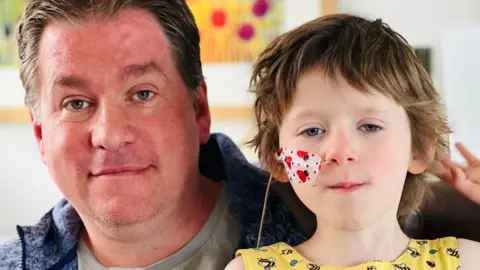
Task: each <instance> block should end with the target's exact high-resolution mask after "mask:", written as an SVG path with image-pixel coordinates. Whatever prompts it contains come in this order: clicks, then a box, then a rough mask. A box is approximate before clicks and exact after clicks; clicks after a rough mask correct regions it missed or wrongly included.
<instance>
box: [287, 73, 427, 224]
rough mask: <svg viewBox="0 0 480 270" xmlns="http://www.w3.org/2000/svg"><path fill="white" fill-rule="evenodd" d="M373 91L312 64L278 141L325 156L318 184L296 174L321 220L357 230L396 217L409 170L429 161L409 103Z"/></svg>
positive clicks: (299, 186) (303, 195) (304, 199)
mask: <svg viewBox="0 0 480 270" xmlns="http://www.w3.org/2000/svg"><path fill="white" fill-rule="evenodd" d="M371 92H372V93H371V94H364V93H361V92H360V91H358V90H356V89H355V88H352V87H351V86H349V85H348V83H346V82H345V81H344V80H343V79H342V78H339V79H338V80H337V81H332V80H330V79H328V77H326V76H325V74H324V73H323V72H322V71H321V70H312V71H310V72H308V73H306V74H304V75H303V76H302V77H301V78H300V80H299V82H298V85H297V92H296V94H295V97H294V100H293V103H292V106H291V107H290V109H289V111H288V112H287V113H286V114H285V117H284V119H283V123H282V126H281V127H280V140H279V141H280V147H285V148H290V149H295V150H303V151H307V152H309V153H313V154H315V155H318V156H319V157H320V158H321V159H322V161H323V162H326V163H324V164H323V165H322V168H321V170H320V172H319V174H318V176H317V177H316V185H315V186H312V185H308V184H305V183H301V182H299V181H291V183H292V186H293V189H294V190H295V192H296V193H297V195H298V196H299V198H300V199H301V200H302V202H303V203H304V204H305V205H306V206H307V207H308V208H309V209H310V210H311V211H312V212H314V213H315V214H316V215H317V219H318V220H319V224H325V222H327V223H328V224H329V225H330V226H334V227H336V228H341V229H343V230H349V231H357V230H361V229H364V228H366V227H368V226H370V225H371V224H372V223H374V222H376V221H379V220H381V219H384V218H387V219H388V218H392V219H395V220H396V213H397V209H398V205H399V202H400V197H401V194H402V190H403V185H404V183H405V178H406V175H407V171H410V172H411V173H421V172H423V170H425V167H426V166H425V162H423V160H419V159H414V158H413V156H412V151H411V149H412V146H411V131H410V125H409V120H408V116H407V113H406V111H405V110H404V109H403V108H402V107H401V106H400V105H398V104H397V103H396V102H395V101H394V100H392V99H389V98H388V97H386V96H384V95H383V94H381V93H379V92H377V91H371ZM294 153H296V152H295V151H294ZM284 176H286V174H285V175H284Z"/></svg>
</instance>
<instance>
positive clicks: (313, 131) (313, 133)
mask: <svg viewBox="0 0 480 270" xmlns="http://www.w3.org/2000/svg"><path fill="white" fill-rule="evenodd" d="M321 132H322V130H321V129H319V128H309V129H307V130H305V131H304V132H302V133H304V134H305V135H307V136H309V137H313V136H317V135H318V134H320V133H321Z"/></svg>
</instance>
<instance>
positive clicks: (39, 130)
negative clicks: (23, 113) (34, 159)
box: [30, 111, 47, 165]
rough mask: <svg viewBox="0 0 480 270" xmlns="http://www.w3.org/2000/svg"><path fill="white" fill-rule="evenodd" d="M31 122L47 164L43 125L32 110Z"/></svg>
mask: <svg viewBox="0 0 480 270" xmlns="http://www.w3.org/2000/svg"><path fill="white" fill-rule="evenodd" d="M30 122H31V123H32V126H33V135H34V136H35V140H36V141H37V147H38V150H39V151H40V157H41V158H42V162H43V164H45V165H46V164H47V162H46V161H45V149H44V147H43V133H42V125H41V124H40V120H39V119H37V118H36V117H35V115H34V114H33V113H32V112H31V111H30Z"/></svg>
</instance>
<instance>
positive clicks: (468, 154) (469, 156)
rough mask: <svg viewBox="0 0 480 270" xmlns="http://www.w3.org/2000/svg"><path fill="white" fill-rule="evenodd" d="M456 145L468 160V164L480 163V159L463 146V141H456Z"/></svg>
mask: <svg viewBox="0 0 480 270" xmlns="http://www.w3.org/2000/svg"><path fill="white" fill-rule="evenodd" d="M455 147H457V149H458V151H460V154H462V156H463V157H464V158H465V159H466V160H467V162H468V164H470V165H480V160H478V159H477V157H475V156H474V155H473V154H472V153H471V152H470V151H468V149H467V148H466V147H465V146H463V144H462V143H456V144H455Z"/></svg>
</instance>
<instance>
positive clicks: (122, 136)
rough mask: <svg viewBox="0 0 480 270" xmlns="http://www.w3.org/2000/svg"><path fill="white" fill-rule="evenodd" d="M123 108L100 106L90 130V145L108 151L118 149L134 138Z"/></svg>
mask: <svg viewBox="0 0 480 270" xmlns="http://www.w3.org/2000/svg"><path fill="white" fill-rule="evenodd" d="M125 110H126V109H125V108H120V107H116V106H109V107H107V106H104V107H100V108H99V111H97V113H98V115H97V117H96V118H95V123H94V125H93V130H92V145H93V146H94V147H96V148H102V149H105V150H109V151H114V150H118V149H120V148H122V147H125V146H126V145H128V144H130V143H132V142H133V141H134V140H135V136H134V131H133V127H132V125H131V123H130V121H129V116H128V113H127V112H126V111H125Z"/></svg>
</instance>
